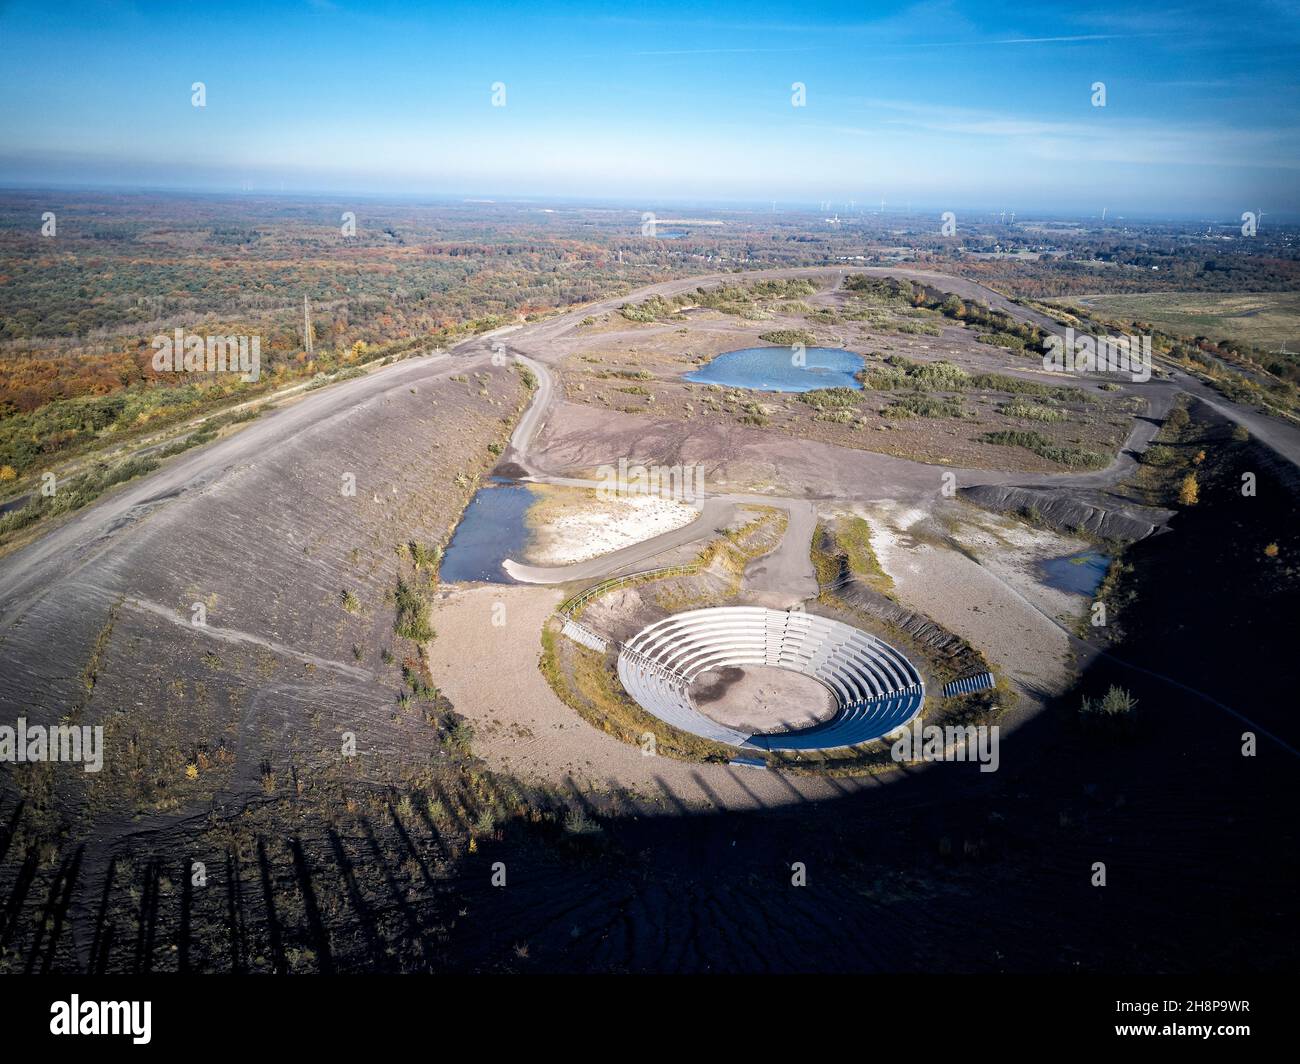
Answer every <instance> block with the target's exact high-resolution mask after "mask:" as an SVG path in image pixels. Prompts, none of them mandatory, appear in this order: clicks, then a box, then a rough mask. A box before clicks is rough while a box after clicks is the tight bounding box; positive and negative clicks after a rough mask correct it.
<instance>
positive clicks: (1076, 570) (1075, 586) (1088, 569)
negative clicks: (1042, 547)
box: [1039, 550, 1110, 596]
mask: <svg viewBox="0 0 1300 1064" xmlns="http://www.w3.org/2000/svg"><path fill="white" fill-rule="evenodd" d="M1039 567H1040V568H1041V569H1042V572H1043V583H1044V584H1046V585H1047V586H1048V587H1054V588H1056V590H1057V591H1068V592H1069V593H1070V594H1073V595H1089V596H1090V595H1092V594H1093V592H1095V591H1096V590H1097V588H1098V586H1100V584H1101V582H1102V580H1103V579H1105V577H1106V570H1107V569H1108V568H1109V567H1110V558H1109V557H1107V556H1106V555H1105V554H1102V553H1100V552H1099V551H1095V550H1086V551H1084V552H1082V553H1081V554H1067V555H1065V557H1063V558H1049V559H1048V560H1047V561H1044V562H1040V563H1039Z"/></svg>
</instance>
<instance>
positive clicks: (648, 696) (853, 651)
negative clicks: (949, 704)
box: [618, 606, 925, 750]
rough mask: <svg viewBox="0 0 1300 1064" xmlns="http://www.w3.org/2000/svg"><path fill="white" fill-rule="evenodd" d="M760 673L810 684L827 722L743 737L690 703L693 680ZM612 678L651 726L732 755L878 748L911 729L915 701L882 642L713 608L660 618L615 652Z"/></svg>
mask: <svg viewBox="0 0 1300 1064" xmlns="http://www.w3.org/2000/svg"><path fill="white" fill-rule="evenodd" d="M746 665H751V666H754V665H764V666H768V667H771V668H778V669H789V670H791V671H793V672H798V673H802V674H803V675H805V676H808V677H811V678H812V679H814V680H816V681H817V682H818V683H820V684H822V685H823V686H824V687H826V688H827V689H828V690H829V691H830V692H831V694H832V695H833V696H834V698H835V702H836V705H837V707H838V708H837V711H836V713H835V715H834V717H832V718H831V719H830V720H828V721H824V722H822V723H819V724H816V725H813V726H812V727H809V728H802V729H799V730H798V731H789V732H777V733H769V734H762V735H749V734H746V733H744V732H741V731H738V730H737V729H734V728H728V727H726V726H724V725H721V724H718V723H717V722H716V721H713V720H711V719H710V718H709V717H708V716H706V715H705V714H704V713H701V712H700V711H699V709H697V708H696V707H695V704H694V702H693V701H692V700H691V697H690V687H691V684H692V682H693V681H694V680H695V678H696V677H697V676H699V675H700V674H701V673H704V672H708V671H710V670H712V669H721V668H727V667H731V666H735V667H741V668H743V667H744V666H746ZM618 675H619V679H620V680H621V681H622V683H623V686H624V688H626V690H627V692H628V693H629V694H630V695H631V696H632V697H633V698H635V699H636V700H637V702H638V703H639V704H640V705H641V706H643V707H644V708H645V709H647V710H649V712H651V713H653V714H654V715H655V716H656V717H659V718H660V719H661V720H664V721H666V722H667V723H669V724H671V725H673V726H674V727H676V728H680V729H681V730H683V731H687V732H691V733H692V734H695V735H700V736H702V737H704V738H707V739H713V740H714V741H717V742H722V743H728V744H730V745H733V746H742V747H749V748H753V749H762V750H819V749H831V748H834V747H840V746H856V745H857V744H859V743H864V742H869V741H870V740H872V739H878V738H880V737H881V736H882V735H885V734H886V733H887V732H890V731H892V730H894V729H895V728H898V727H899V726H901V725H902V724H905V723H907V721H909V720H911V719H912V717H914V716H915V715H916V714H917V713H918V712H919V711H920V709H921V704H922V702H923V701H924V699H925V690H924V685H923V684H922V682H921V677H920V674H919V673H917V671H916V669H915V667H913V665H912V663H911V662H910V661H908V660H907V658H906V657H904V656H903V655H902V654H901V653H899V652H898V651H897V650H895V649H894V648H893V647H892V646H890V645H889V644H888V643H886V642H884V641H883V640H880V639H877V638H876V637H875V636H873V635H868V634H867V633H866V632H863V631H860V630H859V629H857V628H853V627H850V626H849V625H847V624H842V623H841V622H839V621H835V620H831V619H830V618H827V617H818V616H816V615H815V614H811V613H802V612H798V611H791V612H783V611H780V610H769V609H765V608H762V607H758V606H722V607H716V608H712V609H702V610H689V611H687V612H685V613H677V614H674V615H672V616H671V617H665V618H664V619H663V620H661V621H657V622H655V623H654V624H651V625H648V626H647V627H645V628H643V629H642V630H641V631H640V632H638V633H637V634H636V635H635V636H634V637H633V638H632V639H631V640H629V641H628V642H627V643H626V644H625V645H624V647H623V649H622V651H621V652H620V654H619V659H618Z"/></svg>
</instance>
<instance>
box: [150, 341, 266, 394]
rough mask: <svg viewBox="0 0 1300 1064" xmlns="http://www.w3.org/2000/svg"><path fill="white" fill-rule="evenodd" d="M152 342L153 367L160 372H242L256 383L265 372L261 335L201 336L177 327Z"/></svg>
mask: <svg viewBox="0 0 1300 1064" xmlns="http://www.w3.org/2000/svg"><path fill="white" fill-rule="evenodd" d="M150 343H151V344H152V345H153V349H154V352H153V368H154V369H155V370H157V371H158V372H159V373H240V374H242V376H241V377H240V380H242V381H244V383H246V384H253V383H255V382H256V381H257V379H258V377H260V376H261V375H262V338H261V337H260V336H251V337H250V336H200V335H199V334H198V333H189V334H188V335H187V334H186V332H185V330H184V329H179V328H178V329H177V330H176V332H175V334H174V335H173V336H167V335H165V334H163V333H159V334H158V335H157V336H155V337H154V338H153V339H152V340H151V341H150Z"/></svg>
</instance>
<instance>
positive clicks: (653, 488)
mask: <svg viewBox="0 0 1300 1064" xmlns="http://www.w3.org/2000/svg"><path fill="white" fill-rule="evenodd" d="M596 476H597V478H598V479H599V480H600V482H601V483H600V487H599V488H597V489H596V491H597V493H598V494H600V495H601V496H603V497H606V498H609V497H612V496H615V495H660V496H664V497H666V498H670V499H679V500H681V501H683V502H695V501H696V500H697V499H701V498H703V497H704V467H703V466H700V465H694V466H689V465H688V466H683V465H672V466H664V465H652V466H641V465H637V466H634V465H629V464H628V461H627V459H626V458H620V459H619V460H618V468H615V467H614V466H610V465H603V466H601V467H600V468H599V469H597V470H596Z"/></svg>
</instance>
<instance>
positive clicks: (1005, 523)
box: [952, 507, 1092, 626]
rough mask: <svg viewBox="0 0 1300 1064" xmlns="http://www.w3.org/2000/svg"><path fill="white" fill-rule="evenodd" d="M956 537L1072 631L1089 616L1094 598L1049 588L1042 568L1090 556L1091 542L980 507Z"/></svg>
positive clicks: (963, 522) (969, 514)
mask: <svg viewBox="0 0 1300 1064" xmlns="http://www.w3.org/2000/svg"><path fill="white" fill-rule="evenodd" d="M952 534H953V538H955V539H956V540H957V542H958V543H960V544H961V545H962V546H963V547H965V548H966V549H967V550H968V551H970V553H971V554H972V555H974V556H975V558H976V560H977V561H978V562H979V563H980V565H982V566H983V567H984V568H985V569H987V570H988V571H989V572H991V573H992V574H993V575H994V576H996V577H997V578H998V579H999V580H1001V581H1003V582H1004V583H1006V584H1007V585H1008V586H1010V587H1012V588H1014V589H1015V590H1016V591H1018V592H1019V593H1020V594H1021V595H1023V596H1024V597H1025V598H1026V599H1027V600H1028V601H1029V602H1030V603H1031V604H1032V605H1033V606H1034V607H1035V608H1037V609H1038V610H1040V611H1041V612H1043V613H1045V614H1047V616H1049V617H1054V618H1056V619H1057V620H1059V621H1060V622H1061V623H1062V624H1065V625H1070V626H1072V625H1073V624H1074V623H1075V622H1076V621H1077V620H1078V619H1079V618H1080V617H1082V616H1083V614H1084V613H1085V612H1086V611H1087V609H1088V603H1089V601H1090V600H1089V599H1088V598H1086V597H1085V596H1083V595H1077V594H1072V593H1071V592H1068V591H1061V590H1059V589H1058V588H1054V587H1048V586H1047V585H1046V584H1044V583H1043V582H1042V578H1041V574H1040V572H1039V568H1038V566H1039V563H1040V562H1042V561H1045V560H1047V559H1049V558H1059V557H1061V556H1062V555H1066V554H1075V553H1078V552H1080V551H1084V550H1088V549H1089V548H1090V547H1091V546H1092V544H1091V543H1089V542H1088V541H1086V540H1082V539H1077V538H1075V537H1073V536H1063V535H1060V534H1059V533H1057V532H1053V531H1051V530H1049V529H1040V528H1034V527H1032V526H1030V525H1027V524H1025V523H1024V522H1023V521H1017V520H1015V518H1012V517H1006V516H1004V515H1001V514H995V513H990V512H988V511H985V510H979V509H976V508H975V507H968V508H967V512H966V513H964V514H962V517H961V521H960V523H954V525H953V526H952Z"/></svg>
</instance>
